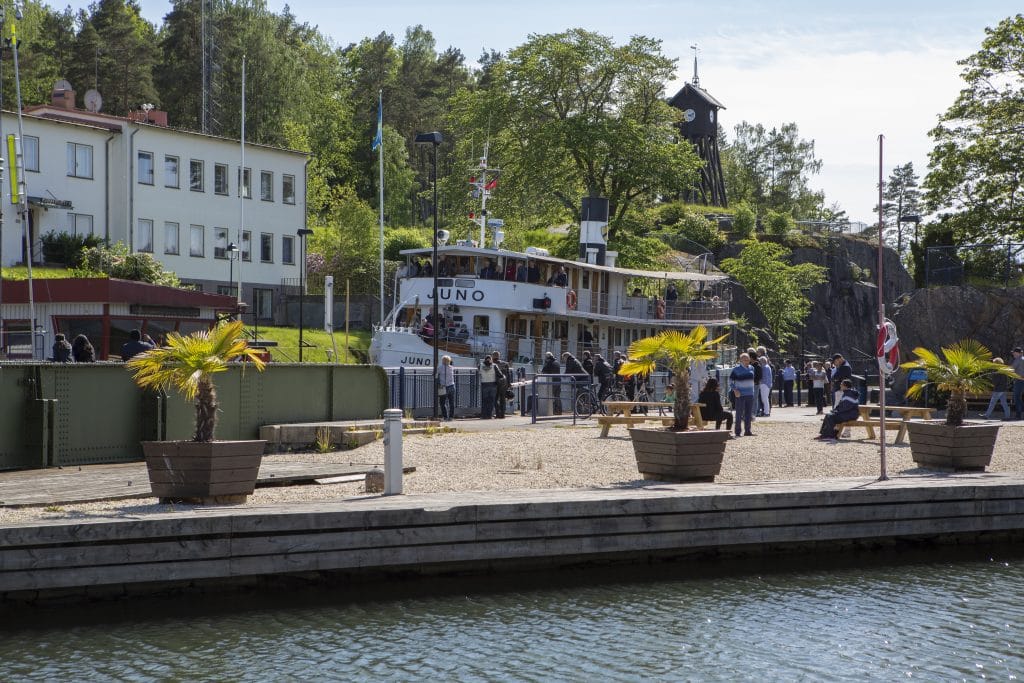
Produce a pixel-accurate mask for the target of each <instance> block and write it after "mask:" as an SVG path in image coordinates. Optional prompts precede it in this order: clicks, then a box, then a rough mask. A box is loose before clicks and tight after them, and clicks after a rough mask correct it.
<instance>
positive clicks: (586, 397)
mask: <svg viewBox="0 0 1024 683" xmlns="http://www.w3.org/2000/svg"><path fill="white" fill-rule="evenodd" d="M628 400H629V399H628V398H626V394H625V393H624V392H622V391H620V390H618V389H617V388H615V387H614V386H613V387H612V388H611V389H610V390H609V391H608V394H607V395H606V396H604V397H603V398H602V397H601V395H600V389H599V390H598V391H594V386H593V385H587V386H585V387H583V388H582V389H580V390H579V391H577V392H576V399H575V400H574V401H573V410H574V411H575V413H576V416H577V417H579V418H581V419H583V420H586V419H587V418H589V417H590V416H591V415H593V414H594V413H600V414H602V415H607V414H608V408H607V407H605V405H604V402H605V401H628ZM618 412H620V413H621V412H622V411H621V409H620V410H619V411H618Z"/></svg>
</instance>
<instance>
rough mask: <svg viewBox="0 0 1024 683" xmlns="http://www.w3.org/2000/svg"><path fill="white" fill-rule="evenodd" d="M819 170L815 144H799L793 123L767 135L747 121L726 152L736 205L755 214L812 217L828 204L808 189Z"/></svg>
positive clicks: (727, 180) (725, 164) (726, 172)
mask: <svg viewBox="0 0 1024 683" xmlns="http://www.w3.org/2000/svg"><path fill="white" fill-rule="evenodd" d="M821 164H822V162H821V160H820V159H816V158H815V156H814V141H813V140H810V141H808V140H802V139H800V131H799V129H798V128H797V125H796V124H795V123H787V124H784V125H783V126H782V128H772V129H771V130H766V129H765V127H764V126H763V125H761V124H760V123H759V124H756V125H755V124H750V123H747V122H746V121H743V122H742V123H740V124H739V125H737V126H736V128H735V139H734V140H733V141H732V142H731V143H729V144H727V145H726V146H725V147H724V148H723V150H722V173H723V174H724V175H725V185H726V187H728V188H729V196H730V197H731V198H732V199H733V201H739V200H745V201H747V202H748V203H749V204H750V205H751V207H752V208H753V209H754V210H755V211H756V212H757V213H763V212H764V211H765V210H767V209H773V210H775V211H783V212H788V213H790V214H791V215H793V216H794V217H795V218H797V219H805V218H811V217H813V216H814V215H815V214H816V213H817V212H818V211H819V210H820V207H821V206H822V204H823V203H824V201H825V197H824V194H822V193H821V192H814V191H812V190H811V189H810V187H809V185H808V182H809V181H810V177H811V176H812V175H816V174H817V173H819V172H820V171H821Z"/></svg>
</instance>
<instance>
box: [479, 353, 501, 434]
mask: <svg viewBox="0 0 1024 683" xmlns="http://www.w3.org/2000/svg"><path fill="white" fill-rule="evenodd" d="M479 375H480V419H481V420H490V419H491V417H492V416H493V415H494V401H495V399H496V398H497V397H498V377H499V376H501V370H499V369H498V368H496V367H495V366H494V363H492V362H491V357H490V356H484V360H483V362H482V363H480V369H479Z"/></svg>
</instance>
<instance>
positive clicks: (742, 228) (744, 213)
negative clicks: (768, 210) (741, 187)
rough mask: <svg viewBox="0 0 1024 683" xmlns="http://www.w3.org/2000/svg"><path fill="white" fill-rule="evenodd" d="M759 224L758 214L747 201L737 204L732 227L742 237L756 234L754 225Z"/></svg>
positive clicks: (746, 237)
mask: <svg viewBox="0 0 1024 683" xmlns="http://www.w3.org/2000/svg"><path fill="white" fill-rule="evenodd" d="M756 225H757V214H755V213H754V210H753V209H751V208H750V205H749V204H747V203H746V202H740V203H739V204H738V205H737V206H736V215H735V217H734V218H733V219H732V229H733V230H734V231H735V232H736V233H737V235H738V236H739V238H740V239H744V240H745V239H750V238H751V237H753V235H754V227H755V226H756Z"/></svg>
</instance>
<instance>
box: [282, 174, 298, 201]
mask: <svg viewBox="0 0 1024 683" xmlns="http://www.w3.org/2000/svg"><path fill="white" fill-rule="evenodd" d="M281 201H282V202H284V203H285V204H294V203H295V176H293V175H282V176H281Z"/></svg>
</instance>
